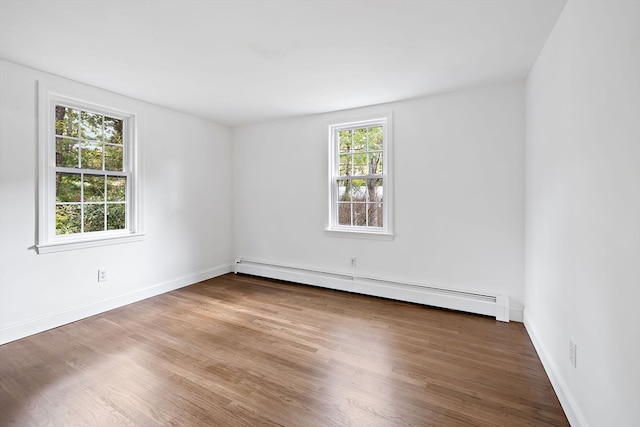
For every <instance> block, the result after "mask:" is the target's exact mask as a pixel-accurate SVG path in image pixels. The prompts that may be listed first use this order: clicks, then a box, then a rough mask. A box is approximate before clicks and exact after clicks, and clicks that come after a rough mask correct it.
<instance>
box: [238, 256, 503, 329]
mask: <svg viewBox="0 0 640 427" xmlns="http://www.w3.org/2000/svg"><path fill="white" fill-rule="evenodd" d="M233 271H234V273H236V274H237V273H242V274H250V275H253V276H260V277H267V278H270V279H278V280H285V281H289V282H295V283H300V284H304V285H313V286H320V287H325V288H330V289H337V290H341V291H346V292H354V293H359V294H365V295H372V296H377V297H383V298H389V299H394V300H399V301H407V302H413V303H417V304H423V305H429V306H433V307H440V308H448V309H451V310H459V311H464V312H467V313H475V314H483V315H485V316H494V317H495V318H496V320H499V321H502V322H508V321H509V297H507V296H502V295H486V294H479V293H474V292H467V291H458V290H454V289H446V288H439V287H433V286H426V285H422V284H418V283H405V282H396V281H392V280H388V279H380V278H374V277H365V276H357V275H349V274H344V273H335V272H330V271H322V270H315V269H310V268H303V267H294V266H286V265H281V264H275V263H270V262H266V261H256V260H248V259H244V258H238V259H236V261H235V264H234V270H233Z"/></svg>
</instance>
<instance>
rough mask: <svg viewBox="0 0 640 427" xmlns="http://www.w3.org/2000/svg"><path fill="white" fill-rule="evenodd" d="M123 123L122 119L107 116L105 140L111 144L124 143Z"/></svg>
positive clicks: (105, 120) (105, 119)
mask: <svg viewBox="0 0 640 427" xmlns="http://www.w3.org/2000/svg"><path fill="white" fill-rule="evenodd" d="M122 123H123V121H122V120H120V119H114V118H112V117H107V116H105V118H104V141H105V142H108V143H111V144H122V141H123V139H122Z"/></svg>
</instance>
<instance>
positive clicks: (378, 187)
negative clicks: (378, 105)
mask: <svg viewBox="0 0 640 427" xmlns="http://www.w3.org/2000/svg"><path fill="white" fill-rule="evenodd" d="M329 143H330V163H331V165H330V171H331V178H330V183H329V185H330V191H329V193H330V198H331V199H330V203H329V205H330V209H329V210H330V221H329V223H330V225H329V231H338V232H340V231H344V232H352V233H365V234H369V235H386V236H390V235H391V231H392V230H391V202H390V200H391V198H390V196H391V194H390V189H391V173H390V169H391V161H390V160H391V159H390V153H391V149H390V146H391V114H386V115H384V116H382V117H377V118H372V119H367V120H360V121H354V122H348V123H340V124H332V125H330V126H329Z"/></svg>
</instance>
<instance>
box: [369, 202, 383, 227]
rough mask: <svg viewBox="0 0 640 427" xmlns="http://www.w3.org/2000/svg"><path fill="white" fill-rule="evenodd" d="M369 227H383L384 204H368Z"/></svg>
mask: <svg viewBox="0 0 640 427" xmlns="http://www.w3.org/2000/svg"><path fill="white" fill-rule="evenodd" d="M367 210H368V211H369V224H368V225H369V227H382V203H367Z"/></svg>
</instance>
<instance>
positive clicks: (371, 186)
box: [367, 178, 383, 202]
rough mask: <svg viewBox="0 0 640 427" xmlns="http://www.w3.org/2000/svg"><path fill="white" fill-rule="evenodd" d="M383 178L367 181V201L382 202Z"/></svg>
mask: <svg viewBox="0 0 640 427" xmlns="http://www.w3.org/2000/svg"><path fill="white" fill-rule="evenodd" d="M382 188H383V187H382V178H376V179H368V180H367V200H368V201H370V202H382V196H383V194H382Z"/></svg>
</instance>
